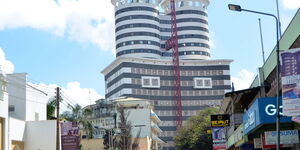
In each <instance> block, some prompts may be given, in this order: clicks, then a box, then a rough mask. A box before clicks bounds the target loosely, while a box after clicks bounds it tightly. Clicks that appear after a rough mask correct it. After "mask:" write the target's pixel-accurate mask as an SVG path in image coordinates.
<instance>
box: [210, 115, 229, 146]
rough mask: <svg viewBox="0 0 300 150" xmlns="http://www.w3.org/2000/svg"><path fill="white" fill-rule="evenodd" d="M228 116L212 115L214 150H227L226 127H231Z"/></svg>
mask: <svg viewBox="0 0 300 150" xmlns="http://www.w3.org/2000/svg"><path fill="white" fill-rule="evenodd" d="M229 118H230V116H229V115H228V114H219V115H211V116H210V120H211V127H212V139H213V150H226V136H225V130H224V127H227V126H229V125H230V119H229Z"/></svg>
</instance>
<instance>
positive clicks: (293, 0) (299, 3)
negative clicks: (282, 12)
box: [282, 0, 300, 9]
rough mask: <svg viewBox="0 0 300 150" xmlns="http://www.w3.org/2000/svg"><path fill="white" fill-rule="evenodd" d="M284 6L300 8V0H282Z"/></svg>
mask: <svg viewBox="0 0 300 150" xmlns="http://www.w3.org/2000/svg"><path fill="white" fill-rule="evenodd" d="M282 3H283V7H284V8H286V9H299V7H300V0H282Z"/></svg>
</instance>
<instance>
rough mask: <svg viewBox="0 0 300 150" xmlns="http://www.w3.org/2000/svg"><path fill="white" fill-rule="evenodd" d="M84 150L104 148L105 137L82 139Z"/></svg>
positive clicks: (101, 149)
mask: <svg viewBox="0 0 300 150" xmlns="http://www.w3.org/2000/svg"><path fill="white" fill-rule="evenodd" d="M80 144H81V145H82V149H83V150H104V145H103V139H81V141H80Z"/></svg>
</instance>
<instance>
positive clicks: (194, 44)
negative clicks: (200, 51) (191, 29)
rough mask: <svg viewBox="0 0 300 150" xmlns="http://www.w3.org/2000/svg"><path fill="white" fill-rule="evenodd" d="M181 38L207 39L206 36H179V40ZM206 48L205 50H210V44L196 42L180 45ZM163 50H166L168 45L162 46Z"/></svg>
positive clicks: (179, 45) (181, 45) (180, 44)
mask: <svg viewBox="0 0 300 150" xmlns="http://www.w3.org/2000/svg"><path fill="white" fill-rule="evenodd" d="M179 37H181V39H182V38H183V37H184V38H194V37H197V38H200V37H201V38H206V37H205V36H202V35H193V34H192V35H183V36H178V38H179ZM190 46H191V47H197V46H199V47H205V48H209V45H208V44H205V43H196V42H193V43H179V44H178V47H190ZM161 48H166V45H165V44H162V45H161Z"/></svg>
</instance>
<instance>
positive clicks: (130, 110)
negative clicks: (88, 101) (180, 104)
mask: <svg viewBox="0 0 300 150" xmlns="http://www.w3.org/2000/svg"><path fill="white" fill-rule="evenodd" d="M114 102H115V103H116V106H117V107H123V108H124V110H125V111H124V112H125V116H127V117H128V118H127V121H128V122H130V124H131V127H132V128H131V135H132V137H134V138H136V137H137V136H138V134H139V133H140V134H139V138H147V137H148V138H149V139H150V140H153V142H154V144H155V145H156V146H157V147H156V149H158V146H159V145H160V144H162V143H163V141H162V140H161V139H160V138H159V137H158V135H159V134H160V133H161V132H162V130H161V129H160V128H159V127H158V124H159V123H160V122H161V120H160V119H159V118H158V116H157V115H156V114H155V112H154V111H153V106H152V105H151V103H150V102H149V101H147V100H144V99H137V98H130V97H129V98H126V97H125V98H119V99H116V100H114ZM117 121H118V123H117V128H118V129H119V122H120V114H119V113H118V114H117ZM149 146H150V145H149ZM148 149H150V147H149V148H148Z"/></svg>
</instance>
